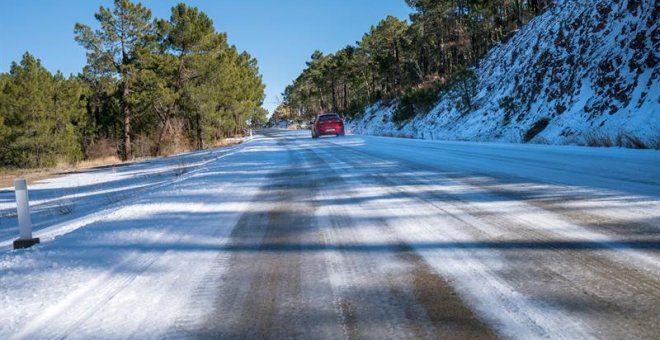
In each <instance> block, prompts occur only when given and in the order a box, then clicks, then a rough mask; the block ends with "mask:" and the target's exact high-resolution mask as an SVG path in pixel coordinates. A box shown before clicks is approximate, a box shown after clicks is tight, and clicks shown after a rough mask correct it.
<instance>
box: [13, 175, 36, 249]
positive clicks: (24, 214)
mask: <svg viewBox="0 0 660 340" xmlns="http://www.w3.org/2000/svg"><path fill="white" fill-rule="evenodd" d="M14 188H15V190H14V192H15V194H16V212H17V214H18V232H19V235H20V237H19V239H18V240H15V241H14V249H22V248H29V247H32V246H33V245H35V244H37V243H39V238H38V237H37V238H33V237H32V222H31V221H30V205H29V204H30V199H29V197H28V190H27V181H26V180H25V179H23V178H17V179H15V180H14Z"/></svg>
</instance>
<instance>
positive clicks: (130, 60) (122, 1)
mask: <svg viewBox="0 0 660 340" xmlns="http://www.w3.org/2000/svg"><path fill="white" fill-rule="evenodd" d="M94 16H95V18H96V20H98V21H99V23H100V25H101V29H100V30H96V31H93V30H92V29H91V28H90V27H89V26H87V25H83V24H80V23H76V25H75V34H76V41H78V42H79V43H80V44H81V45H82V46H83V47H85V48H86V49H87V50H88V52H87V60H88V63H89V65H90V67H92V68H94V69H95V70H97V71H99V72H100V73H107V74H112V75H115V76H117V77H119V79H120V90H121V92H120V93H121V97H120V104H121V110H122V114H123V122H122V123H123V145H122V154H121V156H122V159H124V160H127V159H131V158H132V157H133V154H132V149H131V105H130V96H131V94H132V93H131V85H132V83H133V82H134V81H135V76H136V73H137V72H138V71H139V69H138V67H137V65H138V64H139V60H138V57H139V55H140V52H141V50H143V49H145V48H147V47H149V45H150V42H151V40H152V39H153V36H154V35H153V33H154V32H153V31H154V29H153V23H152V22H151V11H150V10H149V9H147V8H145V7H144V6H142V5H141V4H134V3H132V2H131V1H130V0H115V2H114V9H110V8H105V7H103V6H101V7H100V9H99V12H98V13H96V14H95V15H94Z"/></svg>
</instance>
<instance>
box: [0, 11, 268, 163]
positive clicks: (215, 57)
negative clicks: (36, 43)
mask: <svg viewBox="0 0 660 340" xmlns="http://www.w3.org/2000/svg"><path fill="white" fill-rule="evenodd" d="M95 18H96V20H98V23H99V29H98V30H94V29H92V28H91V27H89V26H87V25H84V24H80V23H77V24H76V25H75V28H74V33H75V39H76V41H77V42H79V43H80V44H81V45H82V46H83V47H84V48H85V49H86V50H87V61H88V63H87V65H86V66H85V67H84V69H83V71H82V72H81V73H80V74H79V75H77V76H70V77H68V78H66V77H64V76H63V75H62V74H61V73H59V72H58V73H56V74H54V75H53V74H52V73H50V72H49V71H48V70H46V69H45V68H44V67H43V66H42V65H41V63H40V61H39V60H38V59H36V58H35V57H34V56H32V55H31V54H29V53H25V55H24V56H23V59H22V60H21V61H20V62H18V63H12V65H11V69H10V72H9V73H6V74H0V145H2V149H1V150H0V166H13V167H44V166H52V165H55V164H56V163H57V162H69V163H70V162H75V161H77V160H81V159H86V158H93V157H99V156H109V155H113V154H114V155H118V156H120V157H121V159H123V160H129V159H132V158H133V157H135V156H155V155H161V154H168V153H171V152H175V151H179V150H185V149H190V148H205V147H207V146H208V145H209V144H213V143H214V142H216V141H217V140H219V139H222V138H224V137H226V136H231V135H236V134H240V133H241V131H242V130H243V129H244V128H246V127H248V125H249V124H254V125H258V124H260V123H262V122H263V121H265V119H266V114H267V112H266V111H265V110H264V109H263V108H262V107H261V104H262V102H263V99H264V85H263V83H262V80H261V76H260V74H259V70H258V68H257V62H256V60H255V59H254V58H252V57H251V56H250V55H249V54H248V53H246V52H239V51H238V50H237V49H236V48H235V47H234V46H230V45H229V44H228V43H227V36H226V34H225V33H219V32H216V31H215V29H214V28H213V22H212V21H211V19H210V18H209V17H208V16H206V14H204V13H203V12H201V11H199V10H198V9H197V8H194V7H188V6H187V5H184V4H179V5H176V6H175V7H173V8H172V14H171V17H170V18H169V20H164V19H155V20H154V19H152V18H151V11H150V10H149V9H147V8H145V7H144V6H142V5H141V4H136V3H132V2H130V1H129V0H115V2H114V8H104V7H101V8H100V9H99V12H98V13H96V14H95Z"/></svg>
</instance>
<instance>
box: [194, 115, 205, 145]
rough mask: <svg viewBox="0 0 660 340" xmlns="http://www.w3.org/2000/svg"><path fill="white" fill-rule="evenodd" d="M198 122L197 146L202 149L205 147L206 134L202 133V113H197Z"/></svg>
mask: <svg viewBox="0 0 660 340" xmlns="http://www.w3.org/2000/svg"><path fill="white" fill-rule="evenodd" d="M195 118H196V121H197V122H196V123H197V148H198V149H200V150H202V149H204V136H203V135H202V115H201V114H199V113H198V114H197V116H196V117H195Z"/></svg>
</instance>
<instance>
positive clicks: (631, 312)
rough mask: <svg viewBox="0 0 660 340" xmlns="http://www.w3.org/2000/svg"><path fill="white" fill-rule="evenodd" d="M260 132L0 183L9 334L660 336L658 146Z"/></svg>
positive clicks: (0, 329) (2, 287)
mask: <svg viewBox="0 0 660 340" xmlns="http://www.w3.org/2000/svg"><path fill="white" fill-rule="evenodd" d="M264 134H265V135H263V136H259V137H257V138H255V139H253V140H251V141H250V142H248V143H244V144H242V145H239V146H236V147H233V148H229V149H218V150H212V151H205V152H198V153H191V154H188V155H183V156H177V157H171V158H166V159H160V160H154V161H151V162H146V163H138V164H134V165H129V166H125V167H119V168H107V169H98V170H96V171H93V172H90V173H81V174H74V175H69V176H65V177H61V178H57V179H53V180H49V181H46V182H45V183H41V184H36V185H33V186H31V187H30V190H31V191H30V195H31V198H32V204H33V205H34V207H33V211H34V214H33V219H34V220H35V224H36V227H37V229H38V230H37V232H36V236H40V237H42V240H43V243H42V244H40V245H38V246H36V247H34V248H32V249H28V250H18V251H12V250H10V249H9V245H10V242H11V240H12V238H13V237H14V233H15V230H16V218H15V213H14V212H13V210H12V209H13V208H12V204H13V192H12V191H11V190H9V189H7V190H4V191H0V214H1V215H0V216H1V217H2V220H1V222H0V338H62V337H70V338H89V337H101V338H117V337H119V338H144V337H264V336H268V337H275V338H278V337H309V336H313V337H321V338H342V337H348V338H354V337H367V338H401V337H425V338H428V337H442V338H446V337H458V338H466V337H476V336H479V337H482V338H491V337H498V336H504V337H513V338H525V339H526V338H539V337H551V338H590V337H597V338H652V337H654V336H655V335H657V334H658V333H660V326H658V322H657V316H658V315H660V293H658V292H660V230H659V229H660V153H659V152H658V151H653V150H624V149H616V148H612V149H594V148H581V147H567V146H542V145H514V144H486V143H458V142H431V141H421V140H407V139H395V138H381V137H367V136H346V137H345V138H322V139H320V140H312V139H311V138H309V136H308V134H309V133H308V132H306V131H302V132H290V131H278V130H275V131H265V132H264ZM67 207H69V208H71V209H70V210H71V211H68V210H69V209H66V208H67Z"/></svg>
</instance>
